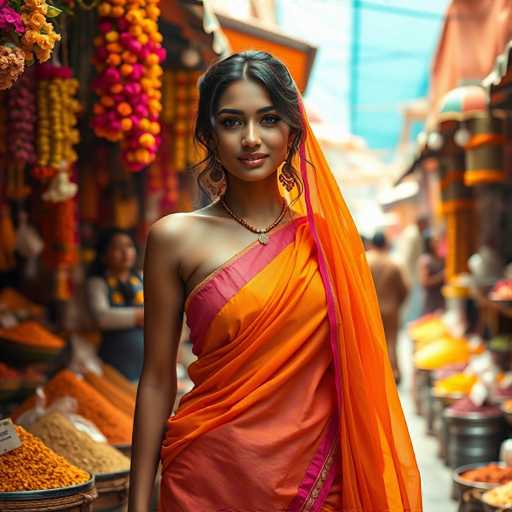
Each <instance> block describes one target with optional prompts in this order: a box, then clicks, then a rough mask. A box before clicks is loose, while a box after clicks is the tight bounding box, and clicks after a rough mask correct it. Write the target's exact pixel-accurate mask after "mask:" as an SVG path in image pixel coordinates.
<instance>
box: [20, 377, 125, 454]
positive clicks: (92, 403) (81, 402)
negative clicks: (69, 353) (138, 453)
mask: <svg viewBox="0 0 512 512" xmlns="http://www.w3.org/2000/svg"><path fill="white" fill-rule="evenodd" d="M44 392H45V395H46V400H47V404H48V405H51V404H52V402H54V401H55V400H57V399H59V398H63V397H71V398H74V399H75V400H76V402H77V411H76V412H77V414H79V415H81V416H83V417H84V418H86V419H88V420H89V421H91V422H92V423H94V424H95V425H96V427H98V429H99V430H100V431H101V432H102V433H103V434H104V435H105V437H106V438H107V439H108V442H109V443H110V444H114V445H116V444H117V445H123V444H131V440H132V420H131V418H130V417H129V416H128V415H127V414H125V413H124V412H122V411H120V410H119V409H118V408H117V407H115V406H114V405H112V403H110V402H109V401H108V400H107V399H106V398H105V397H104V396H103V395H102V394H100V393H99V392H98V391H96V390H95V389H94V388H93V387H92V386H91V385H90V384H88V383H87V382H85V380H84V379H82V378H81V377H79V376H77V375H76V374H75V373H73V372H72V371H70V370H62V371H60V372H59V373H58V374H57V375H55V377H53V379H51V380H50V381H49V382H48V383H47V384H46V386H45V387H44ZM34 405H35V398H34V397H32V398H29V399H28V400H26V401H25V402H24V403H23V404H22V405H21V406H20V407H18V409H16V410H15V411H14V414H13V415H14V417H15V418H16V417H18V416H19V415H20V414H22V413H23V412H25V411H27V410H29V409H31V408H32V407H34Z"/></svg>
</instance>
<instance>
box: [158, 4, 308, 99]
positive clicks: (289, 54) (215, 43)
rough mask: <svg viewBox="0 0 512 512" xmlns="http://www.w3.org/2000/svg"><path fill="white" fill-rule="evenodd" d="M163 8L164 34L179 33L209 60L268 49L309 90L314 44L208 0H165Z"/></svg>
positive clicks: (298, 82)
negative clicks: (233, 13) (240, 17)
mask: <svg viewBox="0 0 512 512" xmlns="http://www.w3.org/2000/svg"><path fill="white" fill-rule="evenodd" d="M161 11H162V18H161V25H162V32H163V33H164V35H167V34H169V35H172V33H173V32H179V34H180V35H181V36H182V38H183V39H184V40H187V41H188V42H189V43H192V44H193V45H194V47H195V48H196V49H197V50H198V51H200V52H201V53H202V56H203V58H204V60H205V61H206V62H211V61H212V60H214V59H215V58H217V57H219V56H221V55H226V54H229V53H232V52H239V51H243V50H249V49H254V50H264V51H268V52H270V53H272V54H273V55H274V56H276V57H277V58H279V59H281V60H282V61H283V62H284V63H285V64H286V65H287V66H288V68H289V69H290V71H291V73H292V76H293V78H294V80H295V82H296V83H297V85H298V87H299V89H300V90H301V91H302V92H304V91H305V90H306V87H307V85H308V80H309V77H310V74H311V68H312V66H313V62H314V60H315V55H316V48H315V47H314V46H312V45H310V44H308V43H306V42H304V41H302V40H299V39H297V38H294V37H291V36H290V35H285V34H283V33H282V32H280V31H279V29H278V28H277V27H275V26H267V25H264V24H262V23H261V22H258V20H256V19H254V20H247V21H246V20H244V21H242V20H238V19H235V18H231V17H229V16H227V15H225V14H220V13H215V12H213V10H212V9H211V6H210V5H209V3H208V2H201V1H190V0H162V2H161ZM171 51H172V49H171Z"/></svg>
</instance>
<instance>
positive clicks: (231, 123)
mask: <svg viewBox="0 0 512 512" xmlns="http://www.w3.org/2000/svg"><path fill="white" fill-rule="evenodd" d="M220 124H221V125H222V126H223V127H224V128H234V127H235V126H240V124H241V123H240V120H239V119H234V118H229V117H227V118H224V119H222V120H221V122H220Z"/></svg>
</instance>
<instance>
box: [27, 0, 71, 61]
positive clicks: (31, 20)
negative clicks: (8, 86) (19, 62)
mask: <svg viewBox="0 0 512 512" xmlns="http://www.w3.org/2000/svg"><path fill="white" fill-rule="evenodd" d="M20 12H21V18H22V20H23V23H24V25H25V31H24V33H23V36H22V38H21V43H22V48H23V50H24V52H25V59H26V60H27V61H28V62H32V61H33V60H34V55H35V58H36V59H37V60H38V61H39V62H45V61H47V60H48V59H49V58H50V56H51V54H52V51H53V48H54V46H55V43H56V42H57V41H60V35H59V34H57V33H56V32H55V30H54V29H53V25H52V23H51V22H49V21H47V19H46V18H53V17H55V16H58V15H59V14H60V12H61V11H60V10H59V9H57V8H56V7H54V6H52V5H48V4H47V3H46V0H24V1H23V2H22V5H21V9H20Z"/></svg>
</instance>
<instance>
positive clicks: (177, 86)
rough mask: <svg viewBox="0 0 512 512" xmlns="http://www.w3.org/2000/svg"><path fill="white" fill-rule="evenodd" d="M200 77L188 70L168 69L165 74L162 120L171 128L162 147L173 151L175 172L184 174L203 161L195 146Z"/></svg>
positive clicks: (196, 72)
mask: <svg viewBox="0 0 512 512" xmlns="http://www.w3.org/2000/svg"><path fill="white" fill-rule="evenodd" d="M200 76H201V72H200V71H191V70H173V69H170V70H168V71H166V72H165V74H164V100H163V101H164V110H163V113H162V119H163V121H164V123H165V124H166V125H168V126H169V127H170V131H169V139H166V140H165V143H166V146H167V145H170V147H171V148H172V149H171V154H172V155H173V161H172V167H173V169H174V170H175V171H184V170H185V169H187V168H190V167H193V166H194V165H196V164H197V163H198V162H199V161H200V160H201V159H202V152H201V149H200V148H198V147H197V146H196V144H195V143H194V128H195V119H196V113H197V103H198V99H199V89H198V81H199V77H200Z"/></svg>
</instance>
